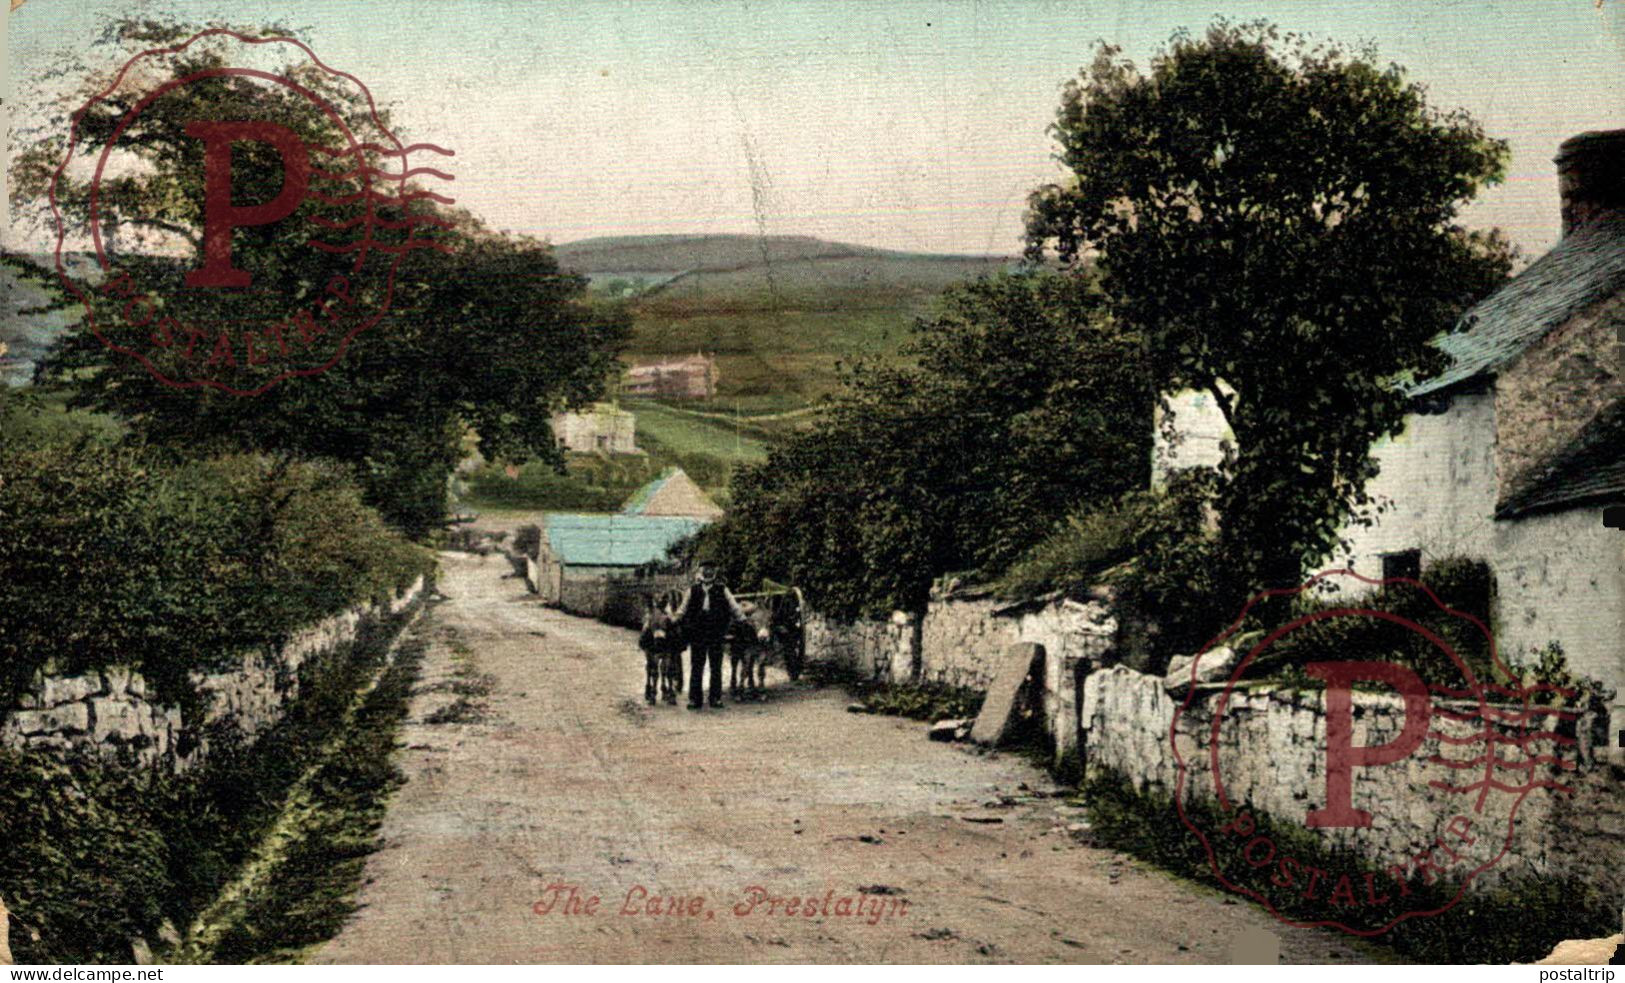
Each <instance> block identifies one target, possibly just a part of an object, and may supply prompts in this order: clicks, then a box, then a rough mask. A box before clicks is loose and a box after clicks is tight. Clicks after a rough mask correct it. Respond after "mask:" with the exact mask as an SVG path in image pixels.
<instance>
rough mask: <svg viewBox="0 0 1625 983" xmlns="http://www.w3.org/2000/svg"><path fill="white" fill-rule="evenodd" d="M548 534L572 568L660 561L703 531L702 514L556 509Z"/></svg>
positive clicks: (559, 559) (621, 567)
mask: <svg viewBox="0 0 1625 983" xmlns="http://www.w3.org/2000/svg"><path fill="white" fill-rule="evenodd" d="M544 521H545V525H544V527H543V530H542V532H543V534H544V536H545V537H546V543H547V548H548V550H549V551H550V552H551V553H552V555H553V557H554V559H555V560H556V561H557V562H558V563H559V564H560V565H562V566H565V567H569V568H571V569H570V573H572V574H575V573H578V572H582V573H586V572H593V570H589V569H587V568H594V569H603V570H605V571H609V570H624V569H630V568H635V567H641V566H644V565H646V564H649V563H657V562H659V561H661V560H663V559H665V557H666V550H668V549H669V548H670V547H671V545H672V544H673V543H675V542H677V541H678V540H679V539H682V538H683V537H684V536H688V535H690V534H692V533H695V532H698V531H699V529H700V527H701V526H702V525H704V523H703V522H702V521H700V520H699V519H692V518H687V517H682V516H665V515H625V514H617V515H585V514H574V513H565V512H555V513H550V514H548V515H547V516H546V518H545V520H544Z"/></svg>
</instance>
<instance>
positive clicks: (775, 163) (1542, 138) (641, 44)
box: [6, 0, 1625, 254]
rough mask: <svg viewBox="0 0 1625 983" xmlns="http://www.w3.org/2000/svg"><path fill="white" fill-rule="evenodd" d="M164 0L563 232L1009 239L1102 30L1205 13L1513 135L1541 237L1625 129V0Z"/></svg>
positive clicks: (1532, 230)
mask: <svg viewBox="0 0 1625 983" xmlns="http://www.w3.org/2000/svg"><path fill="white" fill-rule="evenodd" d="M164 6H165V7H166V8H168V9H173V10H176V11H179V12H180V13H182V14H183V15H188V16H191V17H194V18H196V19H199V20H202V19H206V18H223V19H228V20H231V21H234V22H239V23H246V24H255V23H263V22H267V21H270V20H278V19H280V20H283V21H286V22H288V23H290V24H292V25H294V26H298V27H304V28H306V30H305V31H303V32H302V34H301V36H302V38H303V39H304V40H305V41H307V42H308V43H309V44H310V45H311V46H312V48H314V49H315V51H316V52H317V54H318V55H320V56H321V57H322V58H323V59H324V60H325V61H326V62H327V63H328V64H330V65H332V66H333V67H335V68H338V69H341V70H344V71H348V72H351V73H353V74H355V75H356V76H358V77H360V78H361V79H362V80H363V81H365V82H366V83H367V85H368V86H369V87H370V88H371V89H372V91H373V93H374V94H375V95H376V96H377V97H379V98H380V99H381V100H384V101H387V102H389V103H391V104H393V106H394V108H395V113H396V121H397V123H398V129H399V131H400V132H401V134H402V135H403V136H408V137H411V138H413V139H418V140H429V141H433V142H436V143H439V144H442V145H445V146H449V147H451V148H453V149H455V150H456V151H457V157H456V158H455V159H454V160H453V161H452V162H451V163H452V167H451V169H452V170H453V172H454V173H455V174H456V175H457V181H456V188H455V194H456V196H457V198H458V199H459V202H460V203H461V204H464V205H467V206H469V207H471V208H472V209H473V210H475V211H476V212H478V213H480V214H481V215H483V216H484V217H485V218H486V219H487V220H489V221H490V222H492V223H493V224H495V225H497V226H499V227H502V228H508V229H513V230H516V231H523V232H527V233H531V234H533V235H536V236H540V237H543V238H548V239H551V240H553V241H555V242H566V241H570V240H573V239H581V238H585V237H588V236H593V235H615V234H631V233H658V232H754V231H757V230H759V229H765V230H766V231H768V232H771V233H785V234H809V235H818V236H824V237H827V238H832V239H841V240H846V241H851V242H860V243H866V244H871V245H878V246H887V247H893V248H901V249H924V250H934V251H958V252H984V251H994V252H1014V251H1016V250H1018V249H1019V248H1020V233H1021V211H1022V206H1023V202H1024V199H1025V196H1026V194H1027V192H1028V191H1029V190H1030V189H1031V188H1032V187H1033V186H1034V185H1035V184H1037V183H1039V182H1041V181H1044V180H1047V179H1051V178H1053V177H1054V176H1055V175H1056V174H1057V173H1058V171H1057V169H1056V166H1055V165H1054V163H1053V162H1052V161H1051V160H1050V152H1051V147H1050V141H1049V138H1048V136H1047V135H1046V133H1045V127H1046V125H1047V124H1048V123H1049V121H1050V120H1051V118H1052V117H1053V114H1054V110H1055V106H1056V103H1057V99H1058V92H1059V87H1060V85H1061V83H1062V82H1063V81H1064V80H1065V79H1067V78H1068V77H1070V76H1072V75H1074V74H1075V73H1076V72H1077V70H1078V68H1079V67H1080V66H1081V65H1082V64H1084V63H1085V61H1086V60H1087V57H1088V50H1089V45H1090V43H1091V42H1092V41H1094V40H1095V39H1097V38H1105V39H1108V40H1111V41H1113V42H1116V43H1119V44H1121V45H1123V46H1124V48H1125V49H1126V51H1127V52H1128V53H1129V54H1130V55H1131V56H1132V57H1134V58H1135V59H1136V60H1139V61H1141V62H1143V61H1144V60H1145V59H1146V57H1147V56H1148V55H1149V54H1150V53H1151V51H1152V50H1153V49H1154V48H1155V46H1156V45H1157V44H1158V43H1160V42H1161V41H1163V40H1165V39H1166V38H1167V37H1168V35H1169V34H1170V33H1171V32H1172V31H1173V30H1174V29H1176V28H1178V27H1181V26H1186V27H1191V28H1194V29H1199V28H1201V27H1202V26H1204V25H1205V24H1207V23H1208V21H1209V20H1210V19H1211V18H1212V16H1213V15H1214V14H1216V13H1222V14H1224V15H1226V16H1228V17H1231V18H1232V19H1238V20H1245V19H1251V18H1254V17H1260V16H1267V17H1269V18H1271V19H1273V20H1275V21H1276V22H1278V23H1279V24H1281V26H1282V27H1284V28H1287V29H1291V30H1298V31H1306V32H1311V33H1313V34H1316V35H1319V36H1326V37H1331V38H1335V39H1338V40H1341V41H1347V42H1352V41H1360V40H1371V41H1374V42H1376V43H1377V45H1378V46H1379V49H1380V53H1381V55H1382V57H1383V58H1384V59H1387V60H1392V61H1397V62H1399V63H1401V64H1403V65H1405V66H1406V67H1407V68H1409V69H1410V71H1411V74H1412V76H1413V77H1414V78H1416V79H1417V80H1419V81H1422V82H1425V83H1427V84H1428V86H1429V88H1430V90H1431V92H1432V94H1433V98H1434V101H1435V102H1436V103H1438V104H1440V105H1443V106H1446V107H1456V106H1461V107H1465V108H1467V109H1468V110H1470V111H1471V112H1472V113H1473V114H1474V115H1475V116H1477V117H1478V118H1479V119H1480V120H1481V121H1482V122H1483V123H1484V124H1485V126H1486V127H1487V129H1488V130H1489V131H1490V132H1491V133H1492V134H1493V135H1496V136H1501V137H1505V138H1507V139H1510V140H1511V141H1512V149H1513V153H1514V159H1513V172H1512V177H1511V180H1509V181H1508V183H1507V184H1506V185H1505V186H1504V187H1501V188H1498V189H1495V190H1494V191H1492V192H1491V193H1490V194H1489V195H1488V196H1487V198H1486V200H1485V201H1484V202H1483V203H1482V204H1480V205H1478V206H1476V207H1475V208H1474V210H1473V212H1472V213H1471V220H1472V222H1473V223H1474V224H1477V225H1500V226H1502V227H1503V228H1505V229H1506V230H1507V231H1508V233H1509V234H1510V235H1511V236H1512V237H1513V239H1514V240H1515V241H1517V242H1518V243H1520V244H1521V245H1522V246H1523V247H1524V248H1525V249H1526V250H1527V251H1529V252H1531V253H1534V254H1538V253H1539V252H1540V251H1542V250H1544V249H1545V248H1546V247H1547V246H1549V245H1550V244H1551V242H1552V241H1553V239H1554V238H1555V237H1556V234H1557V184H1556V180H1555V177H1554V176H1553V173H1552V165H1551V158H1552V155H1553V153H1554V152H1555V150H1556V148H1557V144H1558V142H1559V141H1560V140H1562V139H1563V138H1564V137H1566V136H1568V135H1570V134H1573V133H1576V132H1579V131H1581V130H1585V129H1596V128H1610V127H1625V45H1622V43H1621V42H1620V40H1619V38H1618V37H1617V36H1616V34H1617V33H1618V32H1619V31H1620V29H1621V25H1625V15H1622V13H1621V9H1620V8H1621V7H1625V0H1606V6H1604V7H1599V5H1598V3H1597V0H1503V2H1479V0H1461V2H1443V0H1398V2H1375V0H1368V2H1365V3H1348V2H1324V3H1322V2H1274V3H1256V2H1232V0H1200V2H1180V0H1166V2H1129V0H1074V2H1066V3H1061V2H1011V3H969V2H963V3H893V2H880V0H873V2H868V3H861V4H859V3H839V4H838V3H781V2H753V3H738V2H717V3H709V2H707V3H682V2H661V3H657V2H645V0H639V2H632V3H610V2H549V3H528V2H527V3H520V2H500V0H482V2H475V0H393V2H391V0H301V2H297V3H295V2H290V0H281V2H275V0H269V2H268V0H202V2H191V0H179V2H172V3H167V4H164ZM131 9H137V5H136V4H134V3H131V2H128V0H27V2H26V4H25V5H24V6H23V7H22V8H20V9H18V10H16V11H14V12H13V13H12V14H11V20H10V23H9V24H8V30H7V41H6V48H7V54H8V68H9V71H10V72H11V74H12V80H11V85H12V89H13V91H14V92H16V93H17V94H18V95H22V94H23V92H24V91H25V83H26V80H27V79H29V78H31V77H34V76H36V75H37V74H38V72H39V71H40V68H41V66H42V65H43V64H44V63H45V56H46V55H47V54H48V53H50V52H52V51H55V50H58V49H60V48H62V47H65V46H79V45H83V43H84V41H85V39H87V38H89V37H90V36H91V33H92V31H93V30H94V29H95V26H96V24H97V23H98V21H99V19H100V18H101V17H102V16H103V15H108V14H116V13H119V12H121V11H125V10H131ZM22 110H23V111H24V112H26V111H27V107H26V105H25V106H23V107H22ZM753 175H754V178H753ZM14 244H15V243H14Z"/></svg>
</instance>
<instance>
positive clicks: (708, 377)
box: [621, 352, 717, 399]
mask: <svg viewBox="0 0 1625 983" xmlns="http://www.w3.org/2000/svg"><path fill="white" fill-rule="evenodd" d="M621 391H622V392H624V393H625V394H626V395H628V396H667V397H671V398H674V399H710V398H711V397H712V396H715V395H716V394H717V360H716V359H715V358H712V357H711V356H710V355H703V354H700V353H698V352H696V353H694V354H693V355H690V356H689V357H687V358H682V359H677V360H676V361H671V362H653V363H651V364H648V365H634V366H633V367H632V368H631V369H629V370H628V371H627V373H626V381H625V384H624V385H623V386H622V387H621Z"/></svg>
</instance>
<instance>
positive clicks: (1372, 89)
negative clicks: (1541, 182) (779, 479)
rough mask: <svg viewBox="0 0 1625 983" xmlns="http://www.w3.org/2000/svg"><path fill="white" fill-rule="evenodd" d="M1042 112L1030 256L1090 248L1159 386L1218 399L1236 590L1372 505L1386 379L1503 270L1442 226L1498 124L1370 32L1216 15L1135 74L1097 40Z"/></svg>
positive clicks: (1388, 416) (1427, 365) (1411, 371)
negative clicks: (1431, 99) (1338, 34)
mask: <svg viewBox="0 0 1625 983" xmlns="http://www.w3.org/2000/svg"><path fill="white" fill-rule="evenodd" d="M1053 133H1054V135H1055V138H1056V141H1057V143H1058V145H1059V151H1058V159H1059V160H1060V161H1061V163H1062V164H1063V165H1064V166H1065V167H1066V168H1067V170H1068V171H1069V172H1070V174H1069V176H1068V180H1067V181H1066V182H1064V183H1061V184H1054V185H1048V186H1045V187H1042V188H1040V189H1038V190H1037V191H1036V192H1035V193H1034V194H1033V196H1032V198H1031V201H1030V207H1029V213H1028V244H1029V251H1030V253H1031V254H1032V255H1034V256H1038V255H1041V254H1045V253H1047V252H1049V251H1051V250H1053V251H1055V252H1057V253H1058V254H1059V255H1060V256H1061V257H1062V259H1063V260H1065V261H1068V262H1071V263H1074V264H1076V263H1081V262H1083V261H1084V260H1086V259H1087V260H1088V261H1089V262H1090V263H1091V264H1092V265H1093V266H1095V267H1097V268H1098V271H1099V276H1100V282H1101V284H1102V287H1103V289H1104V291H1105V294H1106V296H1107V298H1108V302H1109V306H1110V309H1111V310H1112V311H1113V313H1114V314H1115V315H1116V316H1117V317H1118V318H1119V319H1120V320H1121V321H1122V323H1123V324H1124V325H1125V327H1126V328H1127V329H1130V330H1133V331H1135V332H1137V333H1138V334H1140V335H1141V336H1142V337H1143V338H1144V339H1145V343H1146V344H1145V347H1146V351H1147V357H1148V360H1149V366H1150V371H1151V373H1152V375H1153V377H1154V379H1155V380H1156V385H1157V387H1158V388H1159V390H1160V391H1162V392H1164V393H1168V392H1174V391H1179V390H1183V389H1197V390H1200V391H1204V392H1207V393H1210V394H1211V395H1212V396H1213V398H1214V399H1215V400H1216V401H1217V402H1218V405H1219V406H1220V408H1221V409H1222V411H1223V412H1224V415H1225V417H1226V419H1227V421H1228V423H1229V425H1230V429H1231V432H1232V434H1233V435H1234V440H1235V446H1234V453H1233V455H1231V456H1230V457H1229V458H1228V459H1227V460H1226V461H1225V462H1224V464H1223V466H1222V469H1221V470H1222V474H1223V478H1224V480H1223V483H1222V486H1221V488H1220V490H1219V492H1218V494H1217V497H1216V505H1217V508H1218V510H1219V513H1220V516H1221V531H1220V535H1221V539H1222V544H1223V545H1222V549H1221V555H1223V557H1224V559H1225V563H1226V564H1228V565H1229V566H1230V571H1229V572H1230V573H1232V574H1234V575H1235V577H1236V578H1237V586H1238V588H1241V589H1245V587H1247V586H1249V585H1260V584H1272V585H1274V584H1282V583H1296V582H1298V580H1297V578H1298V577H1299V575H1300V573H1301V570H1302V568H1303V566H1304V565H1305V564H1308V563H1312V562H1315V561H1317V560H1319V559H1320V558H1321V557H1322V556H1324V554H1325V553H1326V552H1327V550H1328V549H1329V548H1330V547H1331V546H1332V545H1333V544H1334V543H1335V540H1336V535H1337V530H1338V529H1339V528H1340V527H1341V525H1342V524H1343V522H1344V521H1345V520H1346V519H1347V518H1348V517H1349V515H1350V510H1351V509H1355V510H1358V509H1361V508H1363V507H1365V506H1367V505H1369V504H1370V503H1369V501H1368V499H1367V497H1366V494H1365V491H1364V488H1365V484H1366V481H1367V480H1368V479H1369V478H1370V477H1371V476H1372V475H1373V474H1374V472H1375V467H1374V465H1373V463H1372V461H1371V457H1370V449H1371V446H1372V444H1373V442H1374V441H1375V440H1377V439H1378V438H1380V437H1383V436H1385V435H1390V434H1393V433H1395V432H1396V431H1397V430H1398V429H1399V428H1400V427H1401V426H1402V423H1403V418H1404V415H1405V412H1406V398H1405V396H1404V394H1403V392H1402V391H1401V389H1400V388H1399V387H1398V386H1397V385H1396V382H1398V381H1401V380H1404V379H1407V378H1420V377H1423V376H1425V375H1427V374H1429V373H1433V372H1436V371H1437V370H1438V369H1439V368H1440V367H1441V359H1442V356H1441V355H1440V354H1439V352H1438V351H1437V350H1436V349H1435V348H1433V347H1432V346H1430V344H1429V342H1430V340H1431V339H1432V338H1434V337H1435V336H1436V335H1438V334H1439V333H1440V332H1441V331H1444V330H1447V329H1449V328H1450V327H1451V325H1452V323H1453V322H1454V320H1455V319H1456V318H1457V316H1458V315H1459V314H1460V312H1461V311H1462V310H1463V309H1464V307H1465V306H1466V305H1467V304H1468V303H1469V302H1471V301H1472V300H1474V299H1476V298H1477V297H1479V296H1482V295H1483V294H1485V293H1487V292H1488V291H1489V290H1491V289H1492V288H1493V287H1494V286H1495V285H1496V284H1497V283H1498V282H1500V281H1501V280H1502V279H1503V278H1504V277H1505V276H1506V274H1507V272H1508V269H1509V266H1510V250H1509V248H1508V247H1507V245H1506V243H1505V241H1504V240H1503V239H1501V238H1500V236H1499V235H1498V234H1488V235H1485V234H1478V233H1470V232H1467V231H1465V230H1464V229H1463V228H1462V227H1461V226H1460V225H1459V223H1458V216H1459V212H1460V209H1461V207H1462V206H1463V205H1464V204H1465V203H1466V202H1468V201H1469V200H1470V199H1471V198H1472V197H1473V196H1474V195H1475V194H1476V193H1477V192H1478V191H1479V190H1480V189H1482V188H1483V187H1485V186H1487V185H1490V184H1493V183H1495V182H1498V181H1499V180H1501V179H1502V177H1503V174H1504V168H1505V164H1506V160H1507V146H1506V144H1505V143H1504V142H1502V141H1499V140H1493V139H1490V138H1488V137H1487V136H1486V135H1485V134H1484V132H1483V130H1482V129H1481V127H1480V126H1479V125H1478V124H1477V123H1476V122H1475V121H1474V120H1472V119H1471V118H1470V117H1469V116H1468V115H1467V114H1465V113H1464V112H1460V111H1458V112H1448V113H1446V112H1440V111H1439V110H1437V109H1436V108H1434V107H1432V106H1430V105H1429V104H1428V102H1427V99H1426V93H1425V91H1424V90H1423V88H1422V87H1421V86H1419V85H1417V84H1415V83H1413V82H1410V81H1408V80H1407V78H1406V76H1405V74H1404V73H1403V71H1402V70H1401V69H1399V68H1398V67H1386V68H1385V67H1382V66H1379V65H1378V64H1377V63H1376V61H1375V56H1374V54H1373V53H1372V52H1370V51H1348V50H1345V49H1341V48H1338V47H1335V46H1328V45H1318V46H1317V45H1312V44H1310V43H1309V42H1307V41H1305V40H1304V39H1302V38H1299V37H1296V36H1293V35H1290V34H1287V35H1283V34H1282V33H1280V32H1279V31H1278V30H1277V29H1276V28H1274V27H1273V26H1270V25H1268V24H1262V23H1259V24H1247V25H1240V26H1238V25H1232V24H1230V23H1227V22H1224V21H1220V22H1217V23H1215V24H1214V25H1213V26H1212V27H1211V28H1210V29H1209V30H1208V31H1207V32H1206V33H1205V34H1204V35H1202V36H1200V37H1192V36H1188V35H1179V36H1176V37H1175V38H1174V39H1173V40H1172V42H1171V43H1170V44H1169V45H1168V46H1167V47H1166V48H1165V49H1164V50H1163V51H1162V52H1161V53H1159V54H1158V55H1157V56H1156V57H1155V58H1154V59H1153V60H1152V62H1151V64H1150V66H1149V69H1148V70H1147V71H1145V72H1141V71H1140V70H1138V69H1137V68H1136V67H1135V66H1134V65H1133V64H1132V63H1131V62H1130V61H1128V60H1127V59H1125V58H1123V57H1122V56H1121V54H1120V51H1119V50H1118V49H1117V48H1114V47H1111V46H1106V45H1102V46H1101V47H1100V48H1099V50H1098V52H1097V57H1096V58H1095V60H1094V62H1093V64H1092V65H1091V66H1090V67H1089V68H1087V69H1085V70H1084V72H1083V73H1082V74H1081V76H1080V77H1079V78H1078V79H1077V80H1075V81H1073V82H1071V83H1069V84H1068V86H1067V88H1066V90H1065V93H1064V95H1063V98H1062V102H1061V107H1060V111H1059V114H1058V116H1057V120H1056V123H1055V125H1054V127H1053Z"/></svg>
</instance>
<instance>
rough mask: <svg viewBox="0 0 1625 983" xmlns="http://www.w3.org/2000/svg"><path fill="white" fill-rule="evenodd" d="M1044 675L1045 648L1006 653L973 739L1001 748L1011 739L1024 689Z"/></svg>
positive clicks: (1031, 646) (1029, 644)
mask: <svg viewBox="0 0 1625 983" xmlns="http://www.w3.org/2000/svg"><path fill="white" fill-rule="evenodd" d="M1043 674H1044V646H1042V645H1039V644H1037V643H1035V642H1022V643H1020V644H1018V645H1012V646H1010V647H1009V648H1008V649H1006V650H1005V652H1004V655H1003V656H1002V657H1000V659H999V664H998V668H997V669H995V670H994V673H993V681H992V682H991V683H990V684H989V685H988V687H987V696H986V697H985V698H983V700H982V712H981V713H979V714H977V715H976V724H975V725H974V726H972V727H971V732H970V739H971V740H973V741H975V742H976V743H977V744H985V745H988V746H997V745H998V744H999V743H1000V742H1001V741H1003V740H1004V739H1005V738H1006V737H1007V736H1009V733H1010V727H1011V725H1012V724H1013V723H1014V720H1015V714H1016V708H1017V706H1018V705H1019V703H1020V698H1021V691H1022V688H1023V687H1024V686H1026V685H1027V681H1028V680H1029V679H1035V678H1037V679H1041V678H1042V677H1043Z"/></svg>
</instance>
